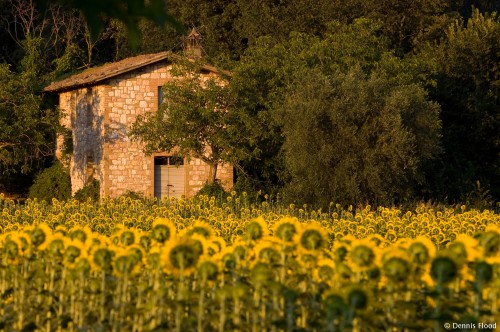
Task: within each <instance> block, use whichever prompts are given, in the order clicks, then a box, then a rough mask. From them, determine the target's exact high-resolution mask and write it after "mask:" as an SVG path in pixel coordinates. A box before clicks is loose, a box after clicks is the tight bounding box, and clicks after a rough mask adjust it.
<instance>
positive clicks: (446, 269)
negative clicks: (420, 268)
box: [430, 256, 458, 285]
mask: <svg viewBox="0 0 500 332" xmlns="http://www.w3.org/2000/svg"><path fill="white" fill-rule="evenodd" d="M430 274H431V277H432V279H433V280H434V281H436V282H437V283H438V285H444V284H447V283H449V282H450V281H452V280H453V279H455V277H457V275H458V267H457V264H456V263H455V261H454V260H453V259H451V258H450V257H447V256H437V257H435V258H434V259H433V260H432V265H431V271H430Z"/></svg>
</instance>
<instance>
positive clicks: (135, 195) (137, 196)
mask: <svg viewBox="0 0 500 332" xmlns="http://www.w3.org/2000/svg"><path fill="white" fill-rule="evenodd" d="M120 197H125V198H131V199H133V200H138V201H140V200H143V199H145V197H144V194H143V193H141V192H138V191H134V190H127V191H125V192H124V193H123V194H122V195H120Z"/></svg>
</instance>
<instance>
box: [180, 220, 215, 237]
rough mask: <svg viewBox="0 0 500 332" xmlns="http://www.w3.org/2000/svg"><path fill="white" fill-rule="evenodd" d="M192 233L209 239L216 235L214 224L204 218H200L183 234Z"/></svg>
mask: <svg viewBox="0 0 500 332" xmlns="http://www.w3.org/2000/svg"><path fill="white" fill-rule="evenodd" d="M192 234H199V235H201V236H203V237H205V238H207V239H208V238H210V237H212V236H213V235H214V230H213V229H212V226H210V225H209V224H207V223H206V222H204V221H203V220H201V219H198V220H197V221H196V222H195V223H194V225H193V226H191V227H189V228H187V229H186V230H185V231H184V233H183V235H187V236H189V235H192Z"/></svg>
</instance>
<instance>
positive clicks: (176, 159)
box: [154, 156, 184, 166]
mask: <svg viewBox="0 0 500 332" xmlns="http://www.w3.org/2000/svg"><path fill="white" fill-rule="evenodd" d="M154 160H155V166H160V165H164V166H165V165H168V166H181V165H184V158H183V157H181V156H159V157H155V158H154Z"/></svg>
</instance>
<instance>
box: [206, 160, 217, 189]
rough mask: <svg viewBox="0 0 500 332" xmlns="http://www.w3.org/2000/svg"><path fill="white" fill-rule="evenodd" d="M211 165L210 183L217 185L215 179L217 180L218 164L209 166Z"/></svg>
mask: <svg viewBox="0 0 500 332" xmlns="http://www.w3.org/2000/svg"><path fill="white" fill-rule="evenodd" d="M209 165H210V173H209V177H208V183H209V184H212V183H215V179H216V178H217V166H218V164H217V162H215V163H211V164H209Z"/></svg>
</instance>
